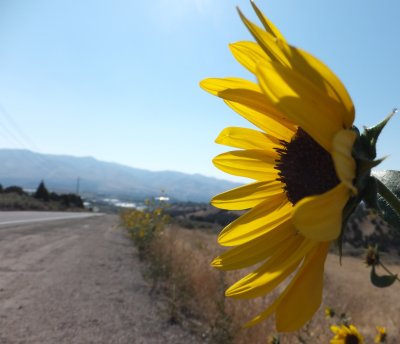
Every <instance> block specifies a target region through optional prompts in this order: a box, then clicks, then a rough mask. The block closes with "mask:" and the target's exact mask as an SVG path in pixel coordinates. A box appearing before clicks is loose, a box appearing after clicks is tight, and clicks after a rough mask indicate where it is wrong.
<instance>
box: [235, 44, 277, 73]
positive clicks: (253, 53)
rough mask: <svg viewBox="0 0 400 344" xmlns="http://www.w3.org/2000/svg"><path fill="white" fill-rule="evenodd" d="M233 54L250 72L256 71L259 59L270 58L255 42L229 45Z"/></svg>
mask: <svg viewBox="0 0 400 344" xmlns="http://www.w3.org/2000/svg"><path fill="white" fill-rule="evenodd" d="M229 48H230V49H231V52H232V54H233V56H234V57H235V58H236V60H238V62H239V63H240V64H241V65H242V66H243V67H245V68H247V69H248V70H249V71H250V72H251V73H254V74H255V73H256V70H257V64H258V62H259V61H260V60H267V61H268V60H271V59H270V57H269V56H268V55H267V54H266V53H265V52H264V50H262V49H261V48H260V46H259V45H258V44H257V43H255V42H237V43H233V44H230V45H229Z"/></svg>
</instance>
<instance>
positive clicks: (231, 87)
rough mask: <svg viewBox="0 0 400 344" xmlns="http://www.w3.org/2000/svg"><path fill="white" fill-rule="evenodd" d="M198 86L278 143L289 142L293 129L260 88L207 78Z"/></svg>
mask: <svg viewBox="0 0 400 344" xmlns="http://www.w3.org/2000/svg"><path fill="white" fill-rule="evenodd" d="M200 86H201V87H202V88H203V89H204V90H206V91H207V92H210V93H211V94H213V95H216V96H218V97H220V98H222V99H224V100H225V102H226V103H227V104H228V105H229V106H230V107H231V108H232V109H233V110H235V111H236V112H237V113H238V114H239V115H241V116H243V117H244V118H246V119H247V120H248V121H250V122H251V123H253V124H254V125H255V126H257V127H258V128H260V129H261V130H263V131H265V132H266V133H269V134H271V135H274V136H275V137H277V138H278V139H282V140H285V141H290V139H291V137H292V136H293V134H294V133H295V132H296V126H295V125H293V123H291V122H289V121H288V120H287V119H285V117H284V116H283V115H282V113H280V112H279V111H278V110H277V109H276V107H275V106H274V105H273V104H271V103H270V102H269V101H268V99H266V97H265V95H264V94H263V93H262V92H261V89H260V86H258V85H257V84H256V83H253V82H251V81H247V80H244V79H240V78H224V79H218V78H210V79H205V80H203V81H202V82H201V83H200Z"/></svg>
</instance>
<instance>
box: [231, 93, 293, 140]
mask: <svg viewBox="0 0 400 344" xmlns="http://www.w3.org/2000/svg"><path fill="white" fill-rule="evenodd" d="M225 103H226V104H227V105H228V106H230V107H231V108H232V110H234V111H235V112H236V113H238V114H239V115H241V116H243V117H244V118H245V119H247V120H248V121H249V122H250V123H253V124H254V125H255V126H256V127H258V128H260V129H261V130H264V131H265V132H266V133H268V134H270V135H272V136H275V137H276V138H278V139H280V140H283V141H286V142H290V140H291V139H292V137H293V135H294V133H295V132H296V130H297V129H296V127H295V126H294V125H291V126H289V125H287V124H283V123H285V121H283V120H282V119H278V118H276V116H274V115H271V114H268V112H266V113H263V112H260V111H258V110H255V109H254V108H253V107H252V104H247V105H244V104H241V103H239V102H233V101H228V100H225ZM265 106H270V105H268V103H267V101H266V104H265ZM273 111H276V110H273ZM271 113H273V112H272V108H271Z"/></svg>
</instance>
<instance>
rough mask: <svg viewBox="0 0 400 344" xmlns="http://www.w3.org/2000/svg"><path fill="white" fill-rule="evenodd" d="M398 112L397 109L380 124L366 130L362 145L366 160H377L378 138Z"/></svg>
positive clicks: (363, 134) (361, 140) (361, 139)
mask: <svg viewBox="0 0 400 344" xmlns="http://www.w3.org/2000/svg"><path fill="white" fill-rule="evenodd" d="M396 112H397V109H393V111H392V112H391V113H390V114H389V115H388V116H387V117H386V118H385V119H384V120H383V121H382V122H380V123H378V124H377V125H375V126H373V127H371V128H365V129H364V132H363V133H362V134H361V137H360V143H361V146H362V150H363V151H364V152H365V153H366V155H367V156H366V158H367V159H369V160H373V159H375V158H376V143H377V141H378V137H379V135H380V133H381V132H382V130H383V128H384V127H385V126H386V124H387V123H388V122H389V120H390V119H391V118H392V117H393V115H394V114H395V113H396Z"/></svg>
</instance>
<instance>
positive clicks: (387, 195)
mask: <svg viewBox="0 0 400 344" xmlns="http://www.w3.org/2000/svg"><path fill="white" fill-rule="evenodd" d="M375 180H376V183H377V186H378V193H379V194H380V195H381V196H382V197H383V198H384V199H385V200H386V201H387V202H388V203H389V205H390V206H391V207H392V208H393V210H394V211H395V212H396V213H397V215H399V216H400V200H399V199H398V198H397V197H396V196H395V194H394V193H393V192H392V191H390V190H389V189H388V187H387V186H386V185H385V184H383V183H382V182H381V181H380V180H379V179H377V178H375Z"/></svg>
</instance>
